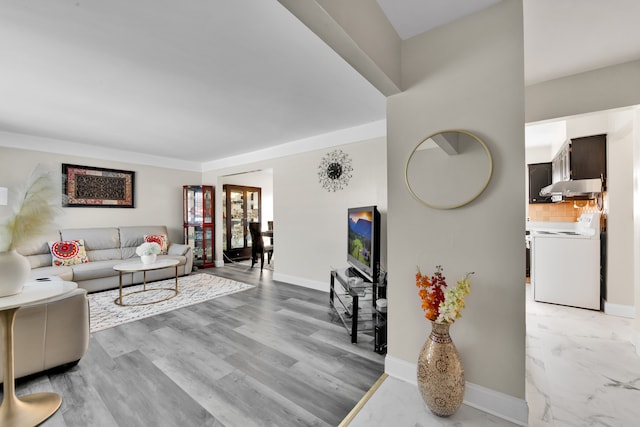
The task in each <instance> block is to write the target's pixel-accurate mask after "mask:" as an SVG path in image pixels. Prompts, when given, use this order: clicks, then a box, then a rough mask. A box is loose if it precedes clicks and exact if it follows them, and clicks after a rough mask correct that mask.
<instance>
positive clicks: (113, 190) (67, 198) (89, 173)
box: [62, 163, 135, 208]
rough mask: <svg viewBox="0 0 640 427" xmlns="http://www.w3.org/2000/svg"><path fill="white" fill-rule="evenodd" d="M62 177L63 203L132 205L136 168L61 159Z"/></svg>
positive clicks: (111, 205)
mask: <svg viewBox="0 0 640 427" xmlns="http://www.w3.org/2000/svg"><path fill="white" fill-rule="evenodd" d="M62 178H63V183H64V184H63V185H64V187H63V189H62V190H63V191H62V192H63V194H64V196H63V201H62V205H63V206H65V207H99V208H134V207H135V199H134V190H135V172H132V171H125V170H118V169H105V168H96V167H92V166H78V165H69V164H65V163H63V164H62Z"/></svg>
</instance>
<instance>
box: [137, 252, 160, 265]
mask: <svg viewBox="0 0 640 427" xmlns="http://www.w3.org/2000/svg"><path fill="white" fill-rule="evenodd" d="M157 256H158V255H156V254H153V255H142V256H141V257H140V259H141V260H142V263H143V264H153V263H154V262H156V257H157Z"/></svg>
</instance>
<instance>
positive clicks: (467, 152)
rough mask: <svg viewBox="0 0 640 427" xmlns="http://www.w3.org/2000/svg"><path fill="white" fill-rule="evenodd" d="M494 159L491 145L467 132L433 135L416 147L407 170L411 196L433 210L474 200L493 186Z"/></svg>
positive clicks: (409, 159) (449, 207) (456, 206)
mask: <svg viewBox="0 0 640 427" xmlns="http://www.w3.org/2000/svg"><path fill="white" fill-rule="evenodd" d="M492 174H493V160H492V158H491V152H489V148H488V147H487V145H486V144H485V143H484V142H483V141H482V140H481V139H480V138H479V137H477V136H476V135H474V134H473V133H471V132H468V131H465V130H445V131H442V132H436V133H434V134H432V135H429V136H428V137H426V138H425V139H423V140H422V141H420V142H419V143H418V145H416V146H415V148H414V149H413V151H411V154H410V155H409V158H408V159H407V164H406V166H405V171H404V179H405V183H406V184H407V189H408V190H409V193H411V195H412V196H413V197H414V198H415V199H416V200H417V201H419V202H420V203H422V204H423V205H425V206H427V207H430V208H432V209H455V208H459V207H462V206H465V205H467V204H469V203H471V202H472V201H474V200H475V199H476V198H477V197H478V196H480V194H482V192H483V191H484V190H485V188H487V185H489V181H490V180H491V175H492Z"/></svg>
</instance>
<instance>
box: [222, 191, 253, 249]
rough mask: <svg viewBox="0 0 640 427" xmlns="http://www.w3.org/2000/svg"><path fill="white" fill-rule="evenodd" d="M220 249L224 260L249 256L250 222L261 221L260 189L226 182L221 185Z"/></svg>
mask: <svg viewBox="0 0 640 427" xmlns="http://www.w3.org/2000/svg"><path fill="white" fill-rule="evenodd" d="M222 189H223V190H222V193H223V199H222V216H223V224H222V250H223V253H224V258H225V261H240V260H245V259H249V258H251V234H250V233H249V223H250V222H261V218H262V189H261V188H260V187H247V186H241V185H231V184H227V185H224V186H223V187H222Z"/></svg>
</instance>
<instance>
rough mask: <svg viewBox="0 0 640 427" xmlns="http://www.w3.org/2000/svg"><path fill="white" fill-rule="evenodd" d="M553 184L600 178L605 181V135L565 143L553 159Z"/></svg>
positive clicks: (604, 183) (574, 139)
mask: <svg viewBox="0 0 640 427" xmlns="http://www.w3.org/2000/svg"><path fill="white" fill-rule="evenodd" d="M551 164H552V179H553V182H559V181H568V180H577V179H591V178H602V186H603V189H604V188H606V179H607V135H606V134H603V135H592V136H585V137H581V138H572V139H571V140H569V141H567V142H565V144H564V145H563V146H562V147H561V148H560V150H559V151H558V154H556V156H555V157H554V158H553V161H552V162H551Z"/></svg>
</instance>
